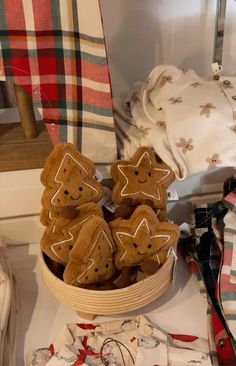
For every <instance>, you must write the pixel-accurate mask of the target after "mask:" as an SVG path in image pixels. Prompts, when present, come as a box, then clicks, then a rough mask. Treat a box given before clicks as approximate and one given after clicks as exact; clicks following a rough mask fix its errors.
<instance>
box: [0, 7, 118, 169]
mask: <svg viewBox="0 0 236 366" xmlns="http://www.w3.org/2000/svg"><path fill="white" fill-rule="evenodd" d="M0 80H4V81H8V82H12V83H15V84H18V85H19V86H21V87H22V88H23V89H24V90H25V91H26V92H27V93H28V94H29V95H30V96H31V97H32V99H33V104H34V106H35V107H36V108H37V109H38V110H39V112H40V113H41V116H42V118H43V120H44V122H45V124H46V126H47V129H48V132H49V135H50V138H51V140H52V142H53V144H54V145H55V144H57V143H59V142H71V143H73V144H74V145H75V146H77V148H78V149H79V150H80V151H81V152H82V153H83V154H84V155H86V156H87V157H88V158H90V159H91V160H92V161H93V162H94V163H105V164H106V163H111V162H113V160H114V159H115V158H116V138H115V132H114V122H113V108H112V98H111V87H110V78H109V71H108V65H107V57H106V48H105V41H104V34H103V27H102V21H101V14H100V7H99V1H98V0H74V1H67V0H51V1H48V0H37V1H33V0H2V1H1V11H0Z"/></svg>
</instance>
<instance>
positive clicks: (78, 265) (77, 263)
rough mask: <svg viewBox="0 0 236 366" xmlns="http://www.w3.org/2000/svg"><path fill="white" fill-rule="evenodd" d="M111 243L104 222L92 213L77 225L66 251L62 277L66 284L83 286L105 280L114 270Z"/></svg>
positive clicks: (113, 248) (108, 230) (110, 237)
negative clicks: (66, 258)
mask: <svg viewBox="0 0 236 366" xmlns="http://www.w3.org/2000/svg"><path fill="white" fill-rule="evenodd" d="M114 252H115V244H114V242H113V239H112V236H111V232H110V229H109V226H108V224H107V223H106V222H105V220H104V219H102V218H101V217H95V218H93V219H91V220H89V221H88V222H86V223H85V224H84V225H83V227H82V228H81V230H80V232H79V235H78V237H77V240H76V242H75V244H74V247H73V249H71V251H70V254H69V262H68V264H67V265H66V268H65V271H64V274H63V278H64V281H65V282H66V283H68V284H70V285H74V286H79V287H85V286H86V285H90V284H97V283H102V282H104V281H106V280H109V279H110V278H111V277H112V276H113V275H114V274H115V272H116V270H115V267H114V261H113V256H114Z"/></svg>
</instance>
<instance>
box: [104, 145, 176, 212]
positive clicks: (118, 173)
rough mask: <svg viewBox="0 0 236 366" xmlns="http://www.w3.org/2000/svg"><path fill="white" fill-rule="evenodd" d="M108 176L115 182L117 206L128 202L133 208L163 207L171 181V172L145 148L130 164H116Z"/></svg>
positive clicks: (172, 176)
mask: <svg viewBox="0 0 236 366" xmlns="http://www.w3.org/2000/svg"><path fill="white" fill-rule="evenodd" d="M111 176H112V178H113V180H114V181H115V182H116V184H115V186H114V188H113V192H112V199H113V201H114V202H115V203H116V204H122V203H123V202H125V201H127V199H128V200H130V201H131V202H132V204H134V205H135V204H138V203H144V202H145V201H150V202H151V204H152V206H153V207H154V208H161V207H164V206H165V203H166V199H167V194H166V188H167V187H168V185H169V184H170V183H171V182H172V181H173V180H174V173H173V172H172V171H171V169H170V168H169V167H168V166H167V165H166V164H160V163H157V161H156V159H155V155H154V153H153V151H152V150H151V149H149V148H144V147H142V148H139V149H138V150H137V152H136V153H135V154H134V156H133V158H132V159H131V160H130V161H128V160H120V161H119V160H118V161H116V162H115V163H114V164H113V165H112V168H111Z"/></svg>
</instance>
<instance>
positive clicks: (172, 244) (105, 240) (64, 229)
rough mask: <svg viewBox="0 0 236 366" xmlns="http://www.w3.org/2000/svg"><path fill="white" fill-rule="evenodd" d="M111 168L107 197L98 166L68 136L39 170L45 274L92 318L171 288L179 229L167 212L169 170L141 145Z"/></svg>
mask: <svg viewBox="0 0 236 366" xmlns="http://www.w3.org/2000/svg"><path fill="white" fill-rule="evenodd" d="M110 174H111V180H110V181H109V183H112V185H111V187H110V197H109V199H108V198H107V192H109V189H108V188H107V187H105V186H104V185H103V181H99V179H97V176H96V168H95V165H94V164H93V163H92V162H91V161H90V160H89V159H88V158H86V157H85V156H83V155H82V154H81V153H80V152H79V151H78V150H77V149H76V148H75V147H74V146H73V145H72V144H69V143H67V144H58V145H56V146H55V148H54V150H53V151H52V153H51V154H50V155H49V157H48V159H47V161H46V163H45V166H44V169H43V171H42V174H41V182H42V184H43V185H44V187H45V188H44V191H43V195H42V211H41V216H40V220H41V223H42V224H43V225H44V226H45V230H44V233H43V235H42V238H41V242H40V246H41V252H40V263H41V268H42V273H43V277H44V281H45V283H46V286H47V287H48V289H49V290H50V292H51V293H52V295H53V296H54V297H55V298H56V299H57V300H58V301H59V302H61V303H63V304H64V305H66V306H68V307H70V308H72V309H74V310H76V311H77V312H78V313H79V314H80V315H81V316H83V317H87V318H91V317H93V316H94V315H109V314H121V313H125V312H128V311H131V310H135V309H138V308H141V307H142V306H144V305H147V304H149V303H150V302H152V301H154V300H155V299H157V298H158V297H159V296H160V295H161V294H163V293H164V292H165V291H166V290H167V288H168V287H169V285H170V283H171V281H172V277H173V269H174V265H175V260H176V254H175V252H176V247H177V242H178V238H179V228H178V226H177V225H175V224H173V223H171V222H169V221H168V219H167V214H166V202H167V188H168V186H169V185H170V184H171V183H172V182H173V180H174V173H173V172H172V170H171V169H170V168H169V167H168V166H167V165H166V164H164V163H163V162H161V161H158V159H157V157H156V155H155V153H154V152H153V150H152V149H149V148H146V147H141V148H139V149H138V150H137V151H136V153H135V154H134V155H133V157H132V158H131V159H130V160H116V161H115V162H114V163H113V164H112V167H111V171H110ZM105 188H106V189H105ZM105 191H106V199H104V192H105ZM109 200H110V201H112V203H113V207H112V209H111V205H110V204H109V205H107V204H106V203H107V202H108V201H109Z"/></svg>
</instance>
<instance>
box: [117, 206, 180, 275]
mask: <svg viewBox="0 0 236 366" xmlns="http://www.w3.org/2000/svg"><path fill="white" fill-rule="evenodd" d="M110 227H111V231H112V236H113V239H114V241H115V243H116V245H117V252H116V255H115V264H116V267H117V268H119V269H121V268H122V267H130V266H136V265H139V264H141V263H142V262H144V261H145V260H147V259H148V258H151V257H152V259H154V258H155V255H156V254H157V253H158V251H159V250H162V249H163V248H165V249H168V248H169V247H171V246H172V245H175V244H176V243H177V240H178V235H179V228H178V226H176V225H174V224H170V223H167V222H162V223H160V222H159V221H158V219H157V216H156V214H155V212H154V211H153V210H152V209H151V208H150V207H149V206H146V205H141V206H138V207H137V208H136V210H135V211H134V213H133V214H132V216H131V218H130V219H129V220H115V221H113V222H111V223H110ZM157 261H158V256H157Z"/></svg>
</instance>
